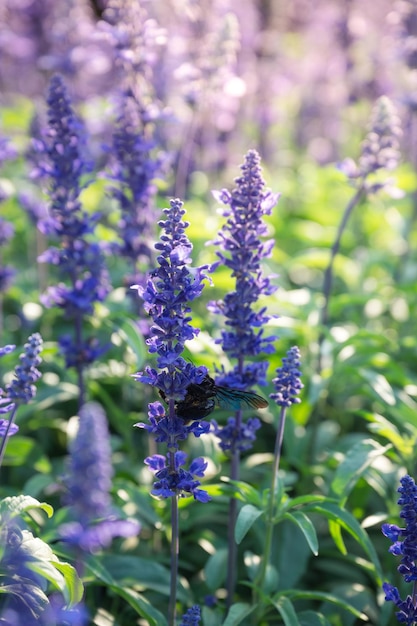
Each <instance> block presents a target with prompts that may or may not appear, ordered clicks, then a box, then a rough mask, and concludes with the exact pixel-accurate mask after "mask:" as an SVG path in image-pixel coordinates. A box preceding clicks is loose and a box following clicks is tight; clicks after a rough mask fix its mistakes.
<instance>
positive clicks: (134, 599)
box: [110, 585, 168, 626]
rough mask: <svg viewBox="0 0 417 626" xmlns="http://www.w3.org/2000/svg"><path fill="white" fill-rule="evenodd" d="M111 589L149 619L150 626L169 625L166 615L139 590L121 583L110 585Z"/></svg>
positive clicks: (139, 613)
mask: <svg viewBox="0 0 417 626" xmlns="http://www.w3.org/2000/svg"><path fill="white" fill-rule="evenodd" d="M110 589H112V591H114V593H116V594H117V595H118V596H120V597H121V598H124V599H125V600H126V602H128V603H129V604H130V606H131V607H132V608H133V609H134V610H135V611H136V613H137V614H138V615H140V616H141V617H144V618H145V619H147V621H148V622H147V623H148V624H149V626H167V624H168V622H167V621H166V619H165V617H164V615H162V613H160V612H159V611H158V610H157V609H155V608H154V607H153V606H152V604H150V603H149V602H148V600H146V598H144V597H143V596H141V595H140V594H139V593H137V591H134V590H133V589H126V587H122V586H119V585H110Z"/></svg>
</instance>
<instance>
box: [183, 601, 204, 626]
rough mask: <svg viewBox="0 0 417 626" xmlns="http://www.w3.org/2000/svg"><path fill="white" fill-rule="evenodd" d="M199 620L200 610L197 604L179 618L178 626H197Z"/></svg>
mask: <svg viewBox="0 0 417 626" xmlns="http://www.w3.org/2000/svg"><path fill="white" fill-rule="evenodd" d="M200 620H201V610H200V607H199V606H198V604H195V605H194V606H192V607H191V608H190V609H188V611H186V612H185V613H184V615H183V616H182V618H181V622H180V626H198V625H199V623H200Z"/></svg>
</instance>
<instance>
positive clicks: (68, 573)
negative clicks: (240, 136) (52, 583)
mask: <svg viewBox="0 0 417 626" xmlns="http://www.w3.org/2000/svg"><path fill="white" fill-rule="evenodd" d="M52 565H53V566H54V567H55V568H56V569H57V570H58V571H59V572H61V574H62V575H63V577H64V580H65V586H64V587H63V588H62V589H61V591H62V593H63V595H64V598H65V600H66V602H67V604H68V605H69V607H71V606H74V605H75V604H78V602H80V601H81V600H82V597H83V594H84V586H83V584H82V582H81V579H80V578H78V574H77V570H76V569H75V567H73V566H72V565H70V564H69V563H63V562H62V561H52Z"/></svg>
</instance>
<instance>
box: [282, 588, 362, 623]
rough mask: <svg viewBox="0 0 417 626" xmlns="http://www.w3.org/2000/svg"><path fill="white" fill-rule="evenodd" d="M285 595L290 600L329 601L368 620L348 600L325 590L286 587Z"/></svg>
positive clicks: (359, 617)
mask: <svg viewBox="0 0 417 626" xmlns="http://www.w3.org/2000/svg"><path fill="white" fill-rule="evenodd" d="M285 596H286V597H288V598H291V600H320V601H321V602H331V603H332V604H336V605H337V606H340V607H341V608H342V609H344V610H345V611H348V612H349V613H352V615H354V616H355V617H357V618H358V619H361V620H364V621H368V617H367V616H366V615H365V613H361V611H358V609H356V608H355V607H354V606H352V605H351V604H350V603H349V602H346V601H345V600H342V599H341V598H339V597H338V596H335V595H334V594H332V593H327V592H325V591H300V590H299V589H287V590H286V591H285Z"/></svg>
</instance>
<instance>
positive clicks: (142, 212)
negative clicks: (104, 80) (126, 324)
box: [111, 94, 163, 282]
mask: <svg viewBox="0 0 417 626" xmlns="http://www.w3.org/2000/svg"><path fill="white" fill-rule="evenodd" d="M153 127H154V120H153V119H152V117H151V116H150V114H149V113H148V111H147V109H146V107H145V105H141V103H138V102H137V101H136V99H135V98H133V97H132V96H131V95H129V94H123V95H122V96H121V106H120V112H119V117H118V120H117V124H116V129H115V131H114V135H113V149H112V156H113V161H112V172H111V179H112V180H113V181H114V182H115V183H118V186H117V187H116V186H113V187H112V188H111V193H112V196H113V197H114V198H115V199H116V200H117V202H118V204H119V207H120V211H121V219H120V221H119V224H118V231H119V235H120V239H121V244H120V245H119V246H118V250H117V253H118V254H122V255H123V256H125V257H127V258H128V259H130V261H131V263H132V266H133V269H134V272H135V278H134V279H133V280H132V282H134V281H136V282H138V280H139V278H138V277H137V276H136V274H137V273H139V276H141V274H140V270H141V269H142V268H143V267H145V269H146V270H147V269H148V266H149V263H150V261H151V260H152V258H153V241H154V239H155V223H156V213H155V207H154V196H155V194H156V191H157V188H156V185H155V183H154V180H155V178H156V177H157V176H158V175H159V174H160V173H161V172H162V163H163V161H162V157H161V156H155V155H154V154H152V153H153V151H154V149H155V148H156V141H155V139H154V137H153V132H154V128H153ZM142 271H143V270H142Z"/></svg>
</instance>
